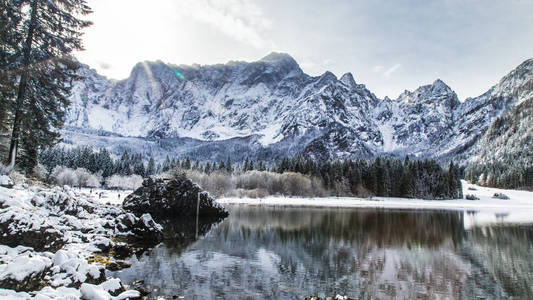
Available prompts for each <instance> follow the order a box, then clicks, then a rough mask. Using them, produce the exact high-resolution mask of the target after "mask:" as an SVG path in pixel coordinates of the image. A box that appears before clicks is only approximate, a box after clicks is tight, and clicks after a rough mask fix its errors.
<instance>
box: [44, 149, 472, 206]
mask: <svg viewBox="0 0 533 300" xmlns="http://www.w3.org/2000/svg"><path fill="white" fill-rule="evenodd" d="M39 159H40V162H41V164H42V165H44V166H45V168H46V172H47V173H48V174H51V173H52V172H53V170H54V168H56V167H57V166H62V167H67V168H71V169H78V168H83V169H86V170H88V171H89V172H91V173H94V174H98V175H99V176H101V177H102V178H103V179H105V178H107V177H109V176H112V175H124V176H128V175H135V174H136V175H139V176H142V177H147V176H151V175H156V174H163V175H162V176H165V175H164V174H167V176H170V175H169V174H175V173H180V172H181V173H186V174H187V175H188V176H189V177H191V178H192V179H193V180H195V181H196V182H197V183H199V184H200V185H201V186H202V187H203V188H204V189H206V190H208V191H210V192H211V193H213V194H214V195H215V196H223V195H226V196H228V195H235V193H237V194H238V195H239V196H251V195H257V196H266V195H290V196H360V197H369V196H383V197H405V198H424V199H456V198H462V189H461V182H460V170H459V168H457V167H456V166H455V165H454V164H453V162H452V163H450V165H449V167H448V169H445V168H442V167H441V166H440V165H439V163H437V162H436V161H433V160H411V159H409V158H408V157H406V158H405V159H403V160H401V159H394V158H380V157H378V158H376V159H371V160H367V159H355V160H350V159H346V160H335V161H315V160H312V159H310V158H303V157H299V156H296V157H293V158H288V157H283V158H280V159H279V160H278V161H276V162H273V163H267V162H264V161H253V160H250V159H248V158H246V159H245V160H244V161H243V162H239V163H233V162H232V161H231V157H228V158H227V159H226V160H225V161H219V162H199V161H191V160H190V159H189V158H188V157H186V158H183V159H181V160H179V159H177V158H173V159H171V158H169V157H167V158H166V159H165V160H164V161H163V162H161V163H156V162H155V161H154V159H153V158H149V159H148V160H147V162H146V159H145V158H143V157H142V155H141V154H130V153H128V152H126V151H125V152H124V153H123V154H122V155H121V156H120V157H119V158H116V159H114V158H112V156H111V155H110V154H109V152H108V151H107V150H105V149H101V150H100V151H93V150H92V149H91V148H89V147H77V148H72V149H65V148H52V149H49V150H46V151H43V152H42V153H41V155H40V157H39ZM243 192H244V193H243Z"/></svg>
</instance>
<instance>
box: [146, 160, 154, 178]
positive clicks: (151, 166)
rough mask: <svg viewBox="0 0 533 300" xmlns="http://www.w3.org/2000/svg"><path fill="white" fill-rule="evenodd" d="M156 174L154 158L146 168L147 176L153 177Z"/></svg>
mask: <svg viewBox="0 0 533 300" xmlns="http://www.w3.org/2000/svg"><path fill="white" fill-rule="evenodd" d="M155 173H156V169H155V160H154V158H153V157H150V160H149V161H148V166H147V167H146V176H152V175H155Z"/></svg>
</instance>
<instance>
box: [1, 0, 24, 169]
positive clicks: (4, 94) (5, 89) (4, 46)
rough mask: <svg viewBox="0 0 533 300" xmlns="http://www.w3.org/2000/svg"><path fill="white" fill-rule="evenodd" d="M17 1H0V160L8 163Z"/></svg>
mask: <svg viewBox="0 0 533 300" xmlns="http://www.w3.org/2000/svg"><path fill="white" fill-rule="evenodd" d="M19 4H20V3H18V2H14V1H8V0H5V1H0V28H1V30H0V162H1V160H5V162H6V163H8V161H7V159H8V156H9V154H8V152H9V139H10V134H9V133H10V129H11V124H12V117H13V116H12V109H13V107H14V98H15V91H16V75H17V74H16V72H15V69H14V67H13V66H12V65H10V63H11V62H13V61H14V60H15V57H16V55H18V53H17V49H18V48H19V47H18V45H19V44H20V41H21V40H22V35H21V32H20V31H18V30H12V29H13V28H18V27H19V26H20V24H21V20H22V16H21V9H20V7H19Z"/></svg>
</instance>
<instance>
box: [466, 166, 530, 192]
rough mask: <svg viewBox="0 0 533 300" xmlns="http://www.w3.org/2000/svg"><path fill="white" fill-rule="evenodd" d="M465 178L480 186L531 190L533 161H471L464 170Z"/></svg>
mask: <svg viewBox="0 0 533 300" xmlns="http://www.w3.org/2000/svg"><path fill="white" fill-rule="evenodd" d="M465 179H466V180H468V181H470V182H472V183H475V184H479V185H482V186H490V187H497V188H503V189H523V190H533V163H531V162H529V163H527V162H523V163H516V162H512V161H507V160H506V161H503V162H487V163H481V164H479V163H478V164H476V163H471V164H470V165H468V167H467V168H466V170H465Z"/></svg>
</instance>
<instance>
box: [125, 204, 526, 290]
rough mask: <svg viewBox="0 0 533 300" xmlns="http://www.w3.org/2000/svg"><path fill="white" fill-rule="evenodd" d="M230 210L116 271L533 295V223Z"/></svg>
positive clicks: (166, 286)
mask: <svg viewBox="0 0 533 300" xmlns="http://www.w3.org/2000/svg"><path fill="white" fill-rule="evenodd" d="M229 209H230V217H229V218H227V219H226V220H224V221H223V222H222V223H220V224H219V225H218V226H215V227H214V228H213V229H212V230H211V231H210V232H208V233H207V235H205V236H203V237H201V238H200V239H199V240H197V241H194V240H192V241H190V242H189V243H175V244H173V245H168V244H160V245H158V246H157V247H155V248H154V249H153V250H151V251H149V252H146V253H144V254H143V255H142V256H141V257H139V258H137V257H133V258H132V259H131V262H132V263H133V265H132V267H131V268H129V269H125V270H122V271H121V272H118V273H116V275H117V276H118V277H120V278H121V279H122V280H123V282H125V283H131V282H133V281H135V280H144V282H145V287H146V288H147V289H148V290H151V291H152V293H151V294H150V296H152V297H153V296H158V295H162V296H169V298H171V297H172V296H174V295H178V296H179V295H184V296H186V299H194V298H197V299H256V298H263V299H264V298H270V299H303V298H304V297H305V296H307V295H319V296H322V297H324V296H325V295H336V294H342V295H347V296H350V297H353V298H358V299H435V298H438V297H440V298H453V299H472V298H476V297H481V298H489V299H508V298H512V297H514V298H523V299H533V290H532V288H531V285H532V284H533V247H532V244H533V227H531V226H519V225H511V224H505V223H499V224H494V225H486V226H483V227H472V228H471V229H468V230H465V226H464V215H465V212H462V211H427V210H387V209H374V208H368V209H366V208H365V209H361V208H359V209H333V208H286V207H285V208H274V207H249V206H230V207H229ZM177 245H181V246H182V247H178V246H177Z"/></svg>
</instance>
